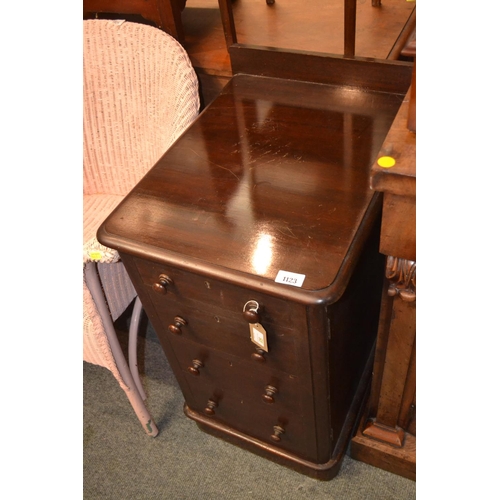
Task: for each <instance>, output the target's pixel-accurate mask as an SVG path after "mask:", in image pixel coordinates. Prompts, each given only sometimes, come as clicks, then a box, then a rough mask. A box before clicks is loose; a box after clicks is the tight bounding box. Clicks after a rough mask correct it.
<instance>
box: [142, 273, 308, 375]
mask: <svg viewBox="0 0 500 500" xmlns="http://www.w3.org/2000/svg"><path fill="white" fill-rule="evenodd" d="M143 273H146V275H144V274H143ZM141 274H142V276H143V281H144V284H145V285H146V290H147V291H148V295H149V297H150V299H151V301H152V302H153V304H154V306H155V309H156V312H157V314H158V317H159V318H160V320H161V322H162V326H163V330H164V334H165V335H168V336H169V337H175V336H179V337H182V338H184V339H187V340H191V341H193V342H196V343H199V344H202V345H205V346H206V347H209V348H214V349H216V350H219V351H222V352H225V353H228V354H231V355H234V356H236V357H238V358H240V359H242V360H248V361H250V360H251V361H252V362H253V363H254V364H256V365H265V366H266V367H268V368H269V369H272V370H280V371H283V372H285V373H288V374H292V375H296V376H299V375H301V374H304V373H308V370H309V366H308V365H307V366H303V361H302V360H304V359H307V357H306V356H304V354H303V353H304V352H305V351H306V350H307V349H308V343H307V323H306V314H305V310H304V308H303V307H302V306H300V305H298V304H292V303H287V302H286V301H281V300H279V299H275V298H272V297H267V296H264V295H261V294H258V295H257V294H254V293H253V292H248V291H246V290H244V289H239V288H238V287H231V286H228V285H222V284H220V283H215V282H211V285H212V283H213V287H211V288H210V289H207V288H206V287H205V285H204V280H203V279H202V278H200V277H197V276H195V278H194V281H193V283H194V284H193V283H192V284H191V285H189V284H188V285H186V284H185V283H186V282H187V281H188V280H189V279H191V277H192V276H193V275H191V274H187V273H184V274H178V273H177V272H171V273H169V276H172V277H171V278H170V279H171V280H172V282H171V284H170V285H167V286H166V293H164V294H161V293H157V292H156V291H155V290H154V284H155V281H154V280H153V279H152V278H148V276H150V277H152V276H156V277H158V276H159V275H161V274H165V270H164V269H163V268H160V267H157V268H156V269H154V270H153V271H151V270H150V269H149V268H148V266H144V267H141ZM148 282H149V285H148ZM200 287H203V288H202V290H203V294H201V297H202V298H204V299H206V302H201V301H199V300H196V298H193V297H192V296H188V295H186V293H187V292H188V291H192V292H193V294H194V290H198V289H199V288H200ZM197 297H198V298H200V296H197ZM209 298H210V300H209ZM249 300H255V301H256V302H258V304H259V316H260V317H259V320H260V323H261V324H262V326H263V327H264V329H265V331H266V337H267V344H268V346H267V347H268V351H267V352H264V351H262V350H259V346H257V345H256V344H254V343H253V342H252V341H251V339H250V330H249V323H248V322H247V321H245V319H244V317H243V306H244V305H245V304H246V303H247V302H248V301H249ZM280 318H281V321H280ZM285 318H286V319H287V321H285ZM292 318H293V321H292Z"/></svg>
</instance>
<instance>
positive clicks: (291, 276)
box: [274, 271, 306, 287]
mask: <svg viewBox="0 0 500 500" xmlns="http://www.w3.org/2000/svg"><path fill="white" fill-rule="evenodd" d="M305 277H306V275H305V274H297V273H291V272H289V271H279V272H278V274H277V275H276V279H275V280H274V281H276V283H283V284H284V285H291V286H298V287H301V286H302V283H304V279H305Z"/></svg>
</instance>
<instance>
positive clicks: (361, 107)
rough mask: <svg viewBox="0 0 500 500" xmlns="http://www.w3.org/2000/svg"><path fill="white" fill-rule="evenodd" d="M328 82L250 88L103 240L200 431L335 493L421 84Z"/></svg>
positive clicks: (399, 75) (362, 384) (236, 84)
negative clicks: (393, 132)
mask: <svg viewBox="0 0 500 500" xmlns="http://www.w3.org/2000/svg"><path fill="white" fill-rule="evenodd" d="M268 56H269V57H270V58H272V57H274V58H278V59H279V57H280V56H279V54H276V53H274V54H273V53H268V54H267V55H266V57H268ZM291 57H292V58H294V57H298V58H299V59H300V58H301V57H302V56H301V55H297V54H295V55H292V56H291ZM278 59H276V60H278ZM248 60H249V61H250V62H251V59H248ZM280 60H281V59H280ZM303 60H304V61H306V60H307V61H308V62H307V63H306V64H309V65H310V66H309V69H310V70H311V71H310V72H309V74H310V75H314V71H313V70H314V67H315V65H316V60H315V58H314V57H311V58H307V59H303ZM311 64H312V66H311ZM285 66H287V65H285V64H284V63H283V67H285ZM265 67H266V68H268V69H269V72H271V73H272V72H276V71H277V66H276V65H271V66H265ZM325 67H326V73H327V76H328V74H330V73H331V74H332V75H335V76H334V78H332V80H333V83H331V84H325V83H324V82H322V81H321V79H323V78H326V77H325ZM334 67H338V69H339V71H337V70H333V69H331V68H334ZM318 68H319V66H318ZM321 68H322V69H321V70H320V71H318V72H316V77H315V78H316V80H320V81H319V82H318V81H314V80H315V78H312V81H306V80H302V81H298V80H295V79H288V78H277V77H275V76H276V75H274V74H273V75H268V76H256V75H249V74H237V75H235V76H234V77H233V78H232V79H231V80H230V82H229V84H228V85H227V86H226V87H225V88H224V90H223V91H222V93H221V94H220V95H219V96H218V97H217V98H216V99H215V100H214V101H213V102H212V103H211V104H210V105H209V106H208V107H207V108H206V109H205V110H204V111H203V112H202V113H201V114H200V116H199V117H198V119H197V120H196V121H195V122H194V123H193V124H192V125H191V126H190V128H189V129H188V130H187V131H186V132H185V133H184V134H183V135H182V136H181V137H180V138H179V139H178V141H177V142H176V143H175V144H174V145H173V146H172V147H171V149H169V151H167V152H166V154H165V155H164V156H163V157H162V158H161V159H160V160H159V161H158V163H157V164H156V165H155V166H154V167H153V168H152V169H151V170H150V171H149V173H148V174H146V176H145V177H144V178H143V179H142V180H141V181H140V182H139V183H138V185H137V186H136V187H135V188H134V189H133V190H132V191H131V193H130V194H129V195H128V196H127V197H126V198H125V200H124V201H123V202H122V203H121V204H120V205H119V206H118V207H117V208H116V209H115V210H114V212H113V213H112V214H111V215H110V216H109V217H108V218H107V220H106V221H105V222H104V223H103V224H102V226H101V227H100V229H99V231H98V239H99V241H100V242H101V243H103V244H104V245H107V246H109V247H111V248H115V249H117V250H118V251H119V253H120V256H121V258H122V260H123V262H124V264H125V267H126V269H127V271H128V273H129V274H130V277H131V279H132V282H133V284H134V286H135V287H136V290H137V293H138V295H139V298H140V300H141V301H142V304H143V306H144V309H145V311H146V313H147V315H148V317H149V319H150V321H151V323H152V325H153V327H154V329H155V331H156V333H157V334H158V337H159V339H160V342H161V345H162V347H163V349H164V351H165V354H166V356H167V358H168V361H169V363H170V365H171V367H172V369H173V371H174V373H175V375H176V378H177V380H178V382H179V385H180V387H181V390H182V392H183V396H184V398H185V413H186V415H187V416H188V417H189V418H191V419H193V420H194V421H196V423H197V424H198V426H199V427H200V429H202V430H203V431H206V432H208V433H210V434H213V435H215V436H218V437H220V438H223V439H225V440H227V441H229V442H232V443H234V444H237V445H239V446H241V447H244V448H245V449H248V450H250V451H252V452H255V453H257V454H259V455H261V456H264V457H266V458H269V459H271V460H273V461H276V462H278V463H280V464H283V465H286V466H288V467H291V468H293V469H294V470H297V471H299V472H301V473H304V474H307V475H309V476H311V477H315V478H318V479H331V478H332V477H334V476H335V475H336V474H337V472H338V470H339V467H340V464H341V461H342V457H343V456H344V454H345V452H346V448H347V446H348V444H349V440H350V437H351V435H352V432H353V431H354V429H355V428H356V426H357V424H358V422H357V418H358V415H359V412H360V408H361V403H362V401H363V397H364V395H365V394H366V391H367V390H368V389H369V381H370V376H371V367H372V363H373V357H372V356H373V352H374V346H375V340H376V335H377V325H378V317H379V310H380V301H381V293H382V287H383V280H384V256H383V255H382V254H381V253H380V252H379V240H380V224H381V208H382V194H381V193H378V192H377V191H375V190H372V189H371V188H370V168H371V165H372V164H373V162H374V161H375V160H376V158H377V155H378V154H379V151H380V149H381V146H382V144H383V142H384V139H385V138H386V136H387V133H388V131H389V129H390V127H391V124H392V122H393V120H394V118H395V116H396V114H397V112H398V110H399V108H400V106H401V103H402V102H403V99H404V97H405V94H406V92H407V90H408V87H409V83H410V80H411V66H410V65H405V64H401V65H398V64H392V65H385V64H383V63H379V62H373V63H370V62H366V63H365V62H363V63H360V62H359V61H354V60H346V59H343V58H338V59H335V60H333V62H330V63H326V65H325V64H323V65H321ZM329 68H330V69H329ZM302 69H303V68H302ZM286 71H289V70H286ZM362 75H363V76H364V78H362ZM360 81H361V82H362V84H357V82H360ZM346 82H347V83H346Z"/></svg>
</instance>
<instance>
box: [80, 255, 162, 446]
mask: <svg viewBox="0 0 500 500" xmlns="http://www.w3.org/2000/svg"><path fill="white" fill-rule="evenodd" d="M84 272H85V281H86V282H87V286H88V288H89V290H90V293H91V295H92V298H93V299H94V302H95V304H96V307H97V310H98V312H99V315H100V317H101V321H102V324H103V326H104V331H105V332H106V337H107V339H108V342H109V346H110V348H111V352H112V354H113V357H114V359H115V362H116V366H117V368H118V371H119V373H120V375H121V377H122V379H123V381H124V383H125V385H126V386H127V388H128V390H126V391H125V394H126V395H127V397H128V399H129V401H130V404H131V405H132V408H133V409H134V411H135V413H136V415H137V418H138V419H139V421H140V422H141V425H142V427H143V428H144V430H145V431H146V433H147V434H148V435H150V436H153V437H154V436H156V435H157V434H158V428H157V427H156V424H155V422H154V421H153V419H152V417H151V415H150V413H149V410H148V409H147V408H146V405H145V404H144V399H143V397H142V394H144V390H143V393H142V394H141V392H140V391H139V389H138V387H137V385H136V383H135V381H134V377H133V375H132V372H131V370H130V367H129V365H128V364H127V360H126V359H125V356H124V354H123V351H122V348H121V346H120V343H119V341H118V338H117V336H116V331H115V328H114V325H113V321H112V319H111V315H110V313H109V309H108V306H107V303H106V299H105V297H104V294H103V291H102V287H101V281H100V279H99V275H98V272H97V265H96V264H95V263H94V262H88V263H87V264H85V271H84ZM141 308H142V304H141ZM134 309H135V307H134ZM135 339H136V340H137V332H136V333H135ZM136 345H137V344H136ZM136 360H137V358H136ZM135 365H136V368H137V363H136V362H135ZM141 389H142V384H141Z"/></svg>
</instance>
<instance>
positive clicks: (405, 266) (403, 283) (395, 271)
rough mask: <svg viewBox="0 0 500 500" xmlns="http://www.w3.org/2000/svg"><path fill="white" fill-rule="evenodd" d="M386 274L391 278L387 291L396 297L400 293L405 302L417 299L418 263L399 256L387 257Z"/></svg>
mask: <svg viewBox="0 0 500 500" xmlns="http://www.w3.org/2000/svg"><path fill="white" fill-rule="evenodd" d="M385 275H386V277H387V278H388V279H389V280H390V284H389V290H388V291H387V293H388V294H389V295H390V296H391V297H394V296H396V295H399V296H400V297H401V299H402V300H404V301H405V302H413V301H415V300H416V294H417V263H416V262H414V261H412V260H406V259H400V258H399V257H391V256H388V257H387V262H386V267H385Z"/></svg>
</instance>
